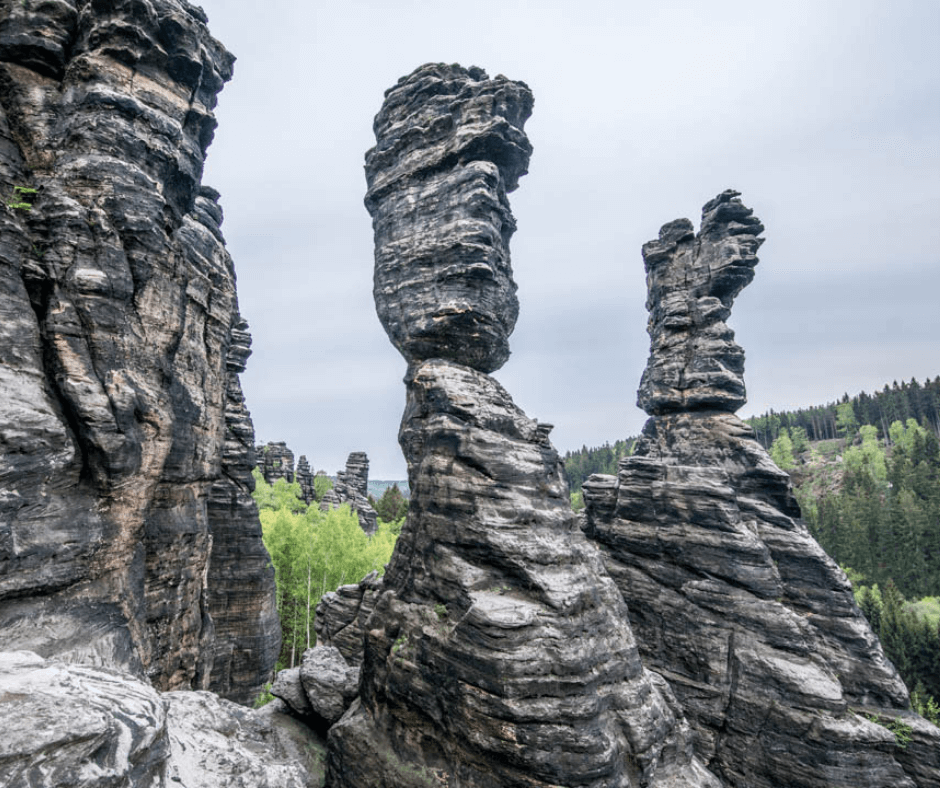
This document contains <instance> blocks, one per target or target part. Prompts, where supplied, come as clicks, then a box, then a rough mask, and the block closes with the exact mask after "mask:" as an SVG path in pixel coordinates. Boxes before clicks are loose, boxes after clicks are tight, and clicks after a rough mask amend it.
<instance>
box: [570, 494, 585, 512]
mask: <svg viewBox="0 0 940 788" xmlns="http://www.w3.org/2000/svg"><path fill="white" fill-rule="evenodd" d="M583 508H584V491H583V490H578V492H573V493H571V510H572V511H574V512H580V511H581V510H582V509H583Z"/></svg>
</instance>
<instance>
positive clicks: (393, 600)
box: [318, 65, 719, 788]
mask: <svg viewBox="0 0 940 788" xmlns="http://www.w3.org/2000/svg"><path fill="white" fill-rule="evenodd" d="M530 107H531V95H530V94H529V92H528V89H527V88H526V87H525V86H524V85H523V84H522V83H512V82H510V81H509V80H506V79H505V78H503V77H498V78H497V79H495V80H489V79H488V78H487V76H486V74H485V73H484V72H482V71H481V70H480V69H469V70H465V69H462V68H460V67H459V66H440V65H437V66H425V67H422V68H420V69H418V70H417V71H415V72H414V73H413V74H411V75H410V76H409V77H406V78H405V79H403V80H401V81H400V82H399V83H398V85H397V86H396V87H395V88H393V89H392V90H391V91H389V92H388V94H387V95H386V104H385V107H384V108H383V110H382V112H381V113H380V114H379V116H378V118H377V120H376V136H377V145H376V148H375V149H374V150H373V151H371V152H370V153H369V155H368V165H367V176H368V179H369V195H368V197H367V200H366V204H367V206H368V207H369V209H370V211H372V213H373V218H374V226H375V231H376V302H377V307H378V311H379V314H380V316H381V317H382V319H383V322H384V323H385V325H386V328H387V330H388V332H389V336H390V337H391V338H392V341H393V342H394V343H395V344H396V346H397V347H399V349H400V350H401V351H402V352H403V354H404V355H405V357H406V359H407V360H408V361H409V370H408V374H407V376H406V386H407V405H406V410H405V414H404V417H403V420H402V426H401V430H400V433H399V441H400V443H401V446H402V449H403V451H404V454H405V457H406V459H407V462H408V481H409V486H410V489H411V503H410V507H409V513H408V518H407V522H406V524H405V526H404V529H403V531H402V534H401V536H400V537H399V541H398V544H397V546H396V550H395V554H394V555H393V557H392V560H391V563H390V565H389V568H388V570H387V572H386V575H385V577H384V579H383V582H382V585H381V587H380V589H379V590H378V595H377V598H376V599H375V602H374V604H375V608H374V611H373V613H372V615H371V616H370V617H369V619H368V620H367V622H366V623H365V627H364V629H365V634H364V658H363V663H362V668H361V678H360V686H359V688H360V698H359V700H358V701H356V702H355V703H354V704H353V706H352V707H351V708H350V710H349V711H348V712H347V713H346V715H345V716H344V717H343V718H342V719H341V720H340V721H339V722H338V723H337V724H336V725H334V726H333V727H332V729H331V730H330V737H329V761H328V779H329V780H331V781H332V783H331V784H333V785H336V786H338V787H346V786H348V787H349V788H352V787H353V786H357V787H364V786H372V785H383V784H389V785H391V784H394V785H396V786H418V785H430V784H441V785H466V786H493V787H494V788H495V786H507V785H526V786H532V788H535V787H536V786H545V787H546V788H547V787H548V786H562V785H563V786H584V787H585V788H586V787H587V786H597V787H598V788H599V787H600V786H640V785H645V786H718V785H719V783H718V782H717V780H715V779H714V777H712V776H711V775H710V774H708V772H707V771H706V770H705V769H704V768H703V767H702V766H701V764H700V763H699V762H698V761H697V760H696V759H695V758H694V756H693V753H692V742H691V738H690V735H689V733H690V731H689V729H688V726H687V724H686V723H685V721H684V720H683V719H682V717H681V715H680V714H677V713H676V708H677V707H676V704H675V701H674V699H673V698H672V696H671V694H670V693H669V691H668V688H667V687H666V685H665V682H663V681H662V680H660V679H659V678H658V677H655V676H654V675H652V674H650V673H649V672H648V671H646V670H645V669H644V668H643V666H642V664H641V663H640V660H639V655H638V653H637V650H636V646H635V643H634V641H633V636H632V634H631V632H630V627H629V624H628V623H627V614H626V610H625V609H624V606H623V602H622V600H621V598H620V595H619V593H618V591H617V588H616V586H615V585H614V583H613V582H612V580H611V579H610V578H609V577H607V575H606V574H605V573H604V571H603V568H602V566H601V564H600V556H599V553H598V552H597V551H596V549H594V548H593V547H592V546H591V545H589V544H588V542H587V541H586V540H585V539H583V538H582V535H581V533H580V531H579V529H578V528H577V522H576V520H575V518H574V515H573V514H572V512H571V509H570V506H569V502H568V489H567V485H566V483H565V481H564V475H563V472H562V465H561V462H560V460H559V457H558V454H557V453H556V452H555V450H554V448H553V447H552V445H551V443H550V442H549V440H548V432H549V430H550V427H549V426H548V425H540V424H538V423H537V422H536V421H535V420H533V419H530V418H528V417H527V416H526V415H525V414H524V413H523V412H522V411H521V410H519V409H518V408H517V407H516V406H515V405H514V404H513V402H512V399H511V398H510V396H509V394H508V393H507V392H506V391H505V390H504V389H503V388H502V386H500V385H499V383H497V382H496V381H495V380H494V379H493V378H491V377H489V376H488V375H486V374H485V372H484V370H489V369H494V368H495V367H497V366H499V365H500V364H501V363H502V361H503V360H505V358H506V356H507V355H508V342H507V337H508V333H509V330H511V327H512V326H511V323H512V321H513V320H514V319H515V297H514V290H515V286H514V285H513V283H512V280H511V272H510V270H509V266H508V248H507V243H508V235H507V234H506V231H507V230H508V229H510V228H512V227H513V223H512V220H511V215H510V214H509V207H508V203H506V202H505V193H506V191H508V190H510V189H511V188H513V187H515V185H516V180H517V179H518V177H519V175H520V174H522V173H523V172H524V171H525V166H526V164H527V162H528V156H529V151H530V147H529V145H528V142H527V141H526V140H525V138H524V134H523V132H522V122H523V121H524V120H525V117H526V116H527V115H528V109H529V108H530ZM432 161H433V162H434V166H433V167H432V166H430V165H424V164H422V162H432ZM468 183H469V184H472V189H471V190H470V191H468V190H467V189H468V187H467V184H468ZM443 206H446V208H445V207H443ZM415 250H421V251H420V253H416V252H415ZM406 304H407V309H406V308H405V307H404V305H406ZM494 304H499V306H498V307H496V308H494ZM490 310H493V311H494V313H499V314H500V315H501V318H500V319H495V318H494V319H493V320H490V319H489V318H488V317H487V315H488V314H489V311H490ZM502 318H511V319H508V320H502ZM367 596H368V590H367V589H361V593H349V594H343V595H342V597H343V598H342V599H341V598H340V595H337V598H336V599H334V600H330V607H332V608H334V611H333V612H334V614H335V619H336V620H338V621H339V620H342V621H346V622H348V623H346V625H345V626H340V627H338V629H339V630H340V631H345V630H346V629H351V630H352V632H353V633H354V634H353V637H355V633H356V632H357V630H358V626H357V624H358V621H359V620H360V619H359V614H358V612H354V611H355V610H357V605H359V606H361V605H362V604H364V603H365V601H366V598H367ZM343 601H345V604H340V603H341V602H343ZM370 601H371V600H370ZM318 612H319V611H318ZM318 631H319V630H318ZM359 631H361V630H359Z"/></svg>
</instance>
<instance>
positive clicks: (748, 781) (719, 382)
mask: <svg viewBox="0 0 940 788" xmlns="http://www.w3.org/2000/svg"><path fill="white" fill-rule="evenodd" d="M762 230H763V227H762V226H761V224H760V222H759V221H758V220H757V219H756V218H755V217H754V216H753V214H752V212H751V211H750V209H748V208H746V207H745V206H744V205H743V204H742V203H741V202H740V201H739V200H738V199H737V193H736V192H733V191H726V192H723V193H722V194H720V195H718V197H716V198H715V199H714V200H712V201H710V202H709V203H707V204H706V205H705V208H704V210H703V216H702V227H701V230H700V231H699V233H698V234H697V235H695V234H694V232H693V228H692V223H691V222H689V221H688V220H687V219H680V220H678V221H674V222H671V223H669V224H667V225H665V226H664V227H663V228H662V230H661V231H660V233H659V238H658V240H656V241H651V242H650V243H648V244H646V245H645V246H644V247H643V257H644V260H645V263H646V270H647V284H648V286H649V299H648V302H647V306H648V308H649V310H650V345H651V351H650V360H649V364H648V366H647V369H646V372H645V374H644V376H643V380H642V383H641V385H640V392H639V403H640V405H641V406H642V407H644V408H645V409H646V410H647V412H648V413H649V414H650V415H651V416H652V418H650V419H649V421H648V422H647V423H646V426H645V428H644V430H643V435H642V436H641V438H640V440H639V442H638V444H637V447H636V449H635V452H634V455H633V456H632V457H628V458H625V459H624V460H621V463H620V468H619V473H618V475H617V476H616V477H613V476H602V475H595V476H592V477H591V478H590V479H589V480H588V481H587V482H585V485H584V494H585V502H586V504H587V508H586V532H587V534H588V536H589V537H591V538H592V539H594V540H596V542H597V543H598V544H599V545H600V547H601V549H602V551H603V552H604V555H605V563H606V566H607V569H608V571H609V573H610V574H611V576H612V577H614V578H615V579H616V582H617V585H618V586H619V588H620V591H621V593H622V594H623V598H624V600H625V601H626V603H627V607H628V609H629V611H630V623H631V625H632V627H633V631H634V632H635V633H636V635H637V641H638V644H639V648H640V652H641V654H642V656H643V662H644V664H645V665H646V666H647V667H648V668H650V669H652V670H654V671H656V672H657V673H659V674H660V675H662V676H664V677H665V678H666V679H667V680H668V682H669V685H670V686H671V688H672V690H673V691H674V692H675V695H676V697H677V698H678V700H679V703H680V705H681V708H682V710H683V712H684V713H685V715H686V716H687V718H688V720H689V722H690V723H691V725H692V726H693V728H694V729H695V733H696V752H697V754H698V755H699V756H700V757H701V758H702V759H703V760H704V761H705V762H706V763H707V764H708V765H709V767H710V768H711V769H712V771H713V772H714V773H715V774H717V775H718V776H719V777H721V778H722V779H723V780H724V781H726V783H727V784H728V785H732V786H736V787H737V786H742V787H743V786H747V788H776V786H780V785H787V786H791V787H792V788H836V787H844V788H849V786H852V787H853V788H876V787H877V788H887V787H888V786H893V787H895V788H900V786H907V787H911V786H918V787H921V786H928V785H931V786H932V785H938V784H940V730H938V729H937V728H934V727H933V726H932V725H930V724H929V723H927V722H926V721H924V720H923V719H921V718H920V717H918V716H917V715H916V714H913V713H912V712H911V711H910V710H909V703H908V696H907V691H906V690H905V688H904V685H903V683H902V682H901V680H900V678H899V677H898V675H897V672H896V671H895V670H894V667H893V666H892V665H891V664H890V663H889V662H888V661H887V660H886V659H885V656H884V654H883V652H882V649H881V646H880V644H879V643H878V640H877V638H876V637H875V636H874V634H873V633H872V631H871V629H870V627H869V625H868V623H867V622H866V620H865V618H864V617H863V616H862V614H861V612H860V611H859V609H858V607H857V606H856V604H855V602H854V600H853V597H852V589H851V585H850V584H849V582H848V580H847V579H846V577H845V574H844V573H843V572H842V570H841V569H839V567H838V566H836V565H835V563H833V561H832V560H831V559H830V558H829V557H828V556H827V555H826V554H825V553H824V552H823V551H822V549H821V548H820V547H819V545H818V544H817V543H816V542H815V540H814V539H813V538H812V537H811V536H810V534H809V532H808V531H807V529H806V526H805V525H804V524H803V522H802V521H801V520H800V510H799V507H798V505H797V503H796V500H795V499H794V497H793V492H792V487H791V484H790V478H789V476H788V475H787V474H786V473H784V472H783V471H781V470H780V469H779V468H777V466H776V465H774V463H773V461H772V460H771V459H770V457H769V456H768V455H767V452H766V451H764V449H763V447H762V446H761V445H760V444H759V443H758V442H757V441H756V440H755V439H754V434H753V432H752V431H751V430H750V428H748V427H747V425H745V424H744V423H743V422H742V421H741V420H740V419H738V417H737V416H735V415H734V411H735V410H737V408H738V407H740V405H741V404H743V402H744V379H743V373H744V353H743V351H742V350H741V348H740V347H738V346H737V345H736V344H734V341H733V338H734V335H733V333H732V332H731V330H730V329H729V328H728V327H727V325H726V324H725V321H726V320H727V319H728V316H729V314H730V309H731V303H732V301H733V299H734V298H735V297H736V296H737V295H738V293H739V292H740V291H741V289H742V288H743V287H744V286H745V285H747V284H748V283H749V282H750V281H751V280H752V278H753V275H754V266H755V265H756V263H757V258H756V256H755V252H756V251H757V248H758V246H759V245H760V243H761V239H760V238H758V237H757V235H758V233H760V232H761V231H762ZM873 720H879V721H880V722H882V723H884V724H883V725H882V724H877V723H876V722H873ZM888 724H891V725H896V724H903V725H905V726H910V730H911V742H910V743H908V744H907V746H906V747H905V746H902V745H899V744H898V741H897V740H896V738H895V735H894V733H892V731H891V730H889V729H888V727H886V726H887V725H888Z"/></svg>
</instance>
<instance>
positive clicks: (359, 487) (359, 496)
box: [320, 451, 379, 534]
mask: <svg viewBox="0 0 940 788" xmlns="http://www.w3.org/2000/svg"><path fill="white" fill-rule="evenodd" d="M344 503H345V504H349V508H350V509H352V511H354V512H355V513H356V515H357V516H358V517H359V525H360V526H361V528H362V530H363V531H365V532H366V533H367V534H374V533H375V532H376V531H377V530H378V527H379V520H378V515H377V514H376V512H375V509H373V508H372V504H371V503H369V458H368V457H367V456H366V453H365V452H364V451H354V452H351V453H350V455H349V457H348V458H347V459H346V470H345V471H339V472H337V474H336V482H335V483H334V484H333V487H332V489H330V490H327V491H326V493H325V494H324V495H323V497H322V498H321V499H320V510H321V511H324V512H327V511H329V510H330V509H335V508H336V507H338V506H342V505H343V504H344Z"/></svg>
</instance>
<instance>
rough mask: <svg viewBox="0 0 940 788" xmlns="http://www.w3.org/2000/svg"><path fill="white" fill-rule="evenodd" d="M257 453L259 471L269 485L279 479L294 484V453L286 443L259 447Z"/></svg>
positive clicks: (278, 442)
mask: <svg viewBox="0 0 940 788" xmlns="http://www.w3.org/2000/svg"><path fill="white" fill-rule="evenodd" d="M255 453H256V455H257V458H258V460H259V463H260V465H259V468H258V469H259V470H260V471H261V475H262V476H263V477H264V480H265V481H266V482H267V483H268V484H274V482H276V481H277V480H278V479H286V480H287V481H288V482H291V483H293V481H294V452H292V451H291V450H290V449H288V448H287V444H286V443H284V441H277V442H276V443H266V444H264V445H263V446H258V447H257V449H256V452H255Z"/></svg>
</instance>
